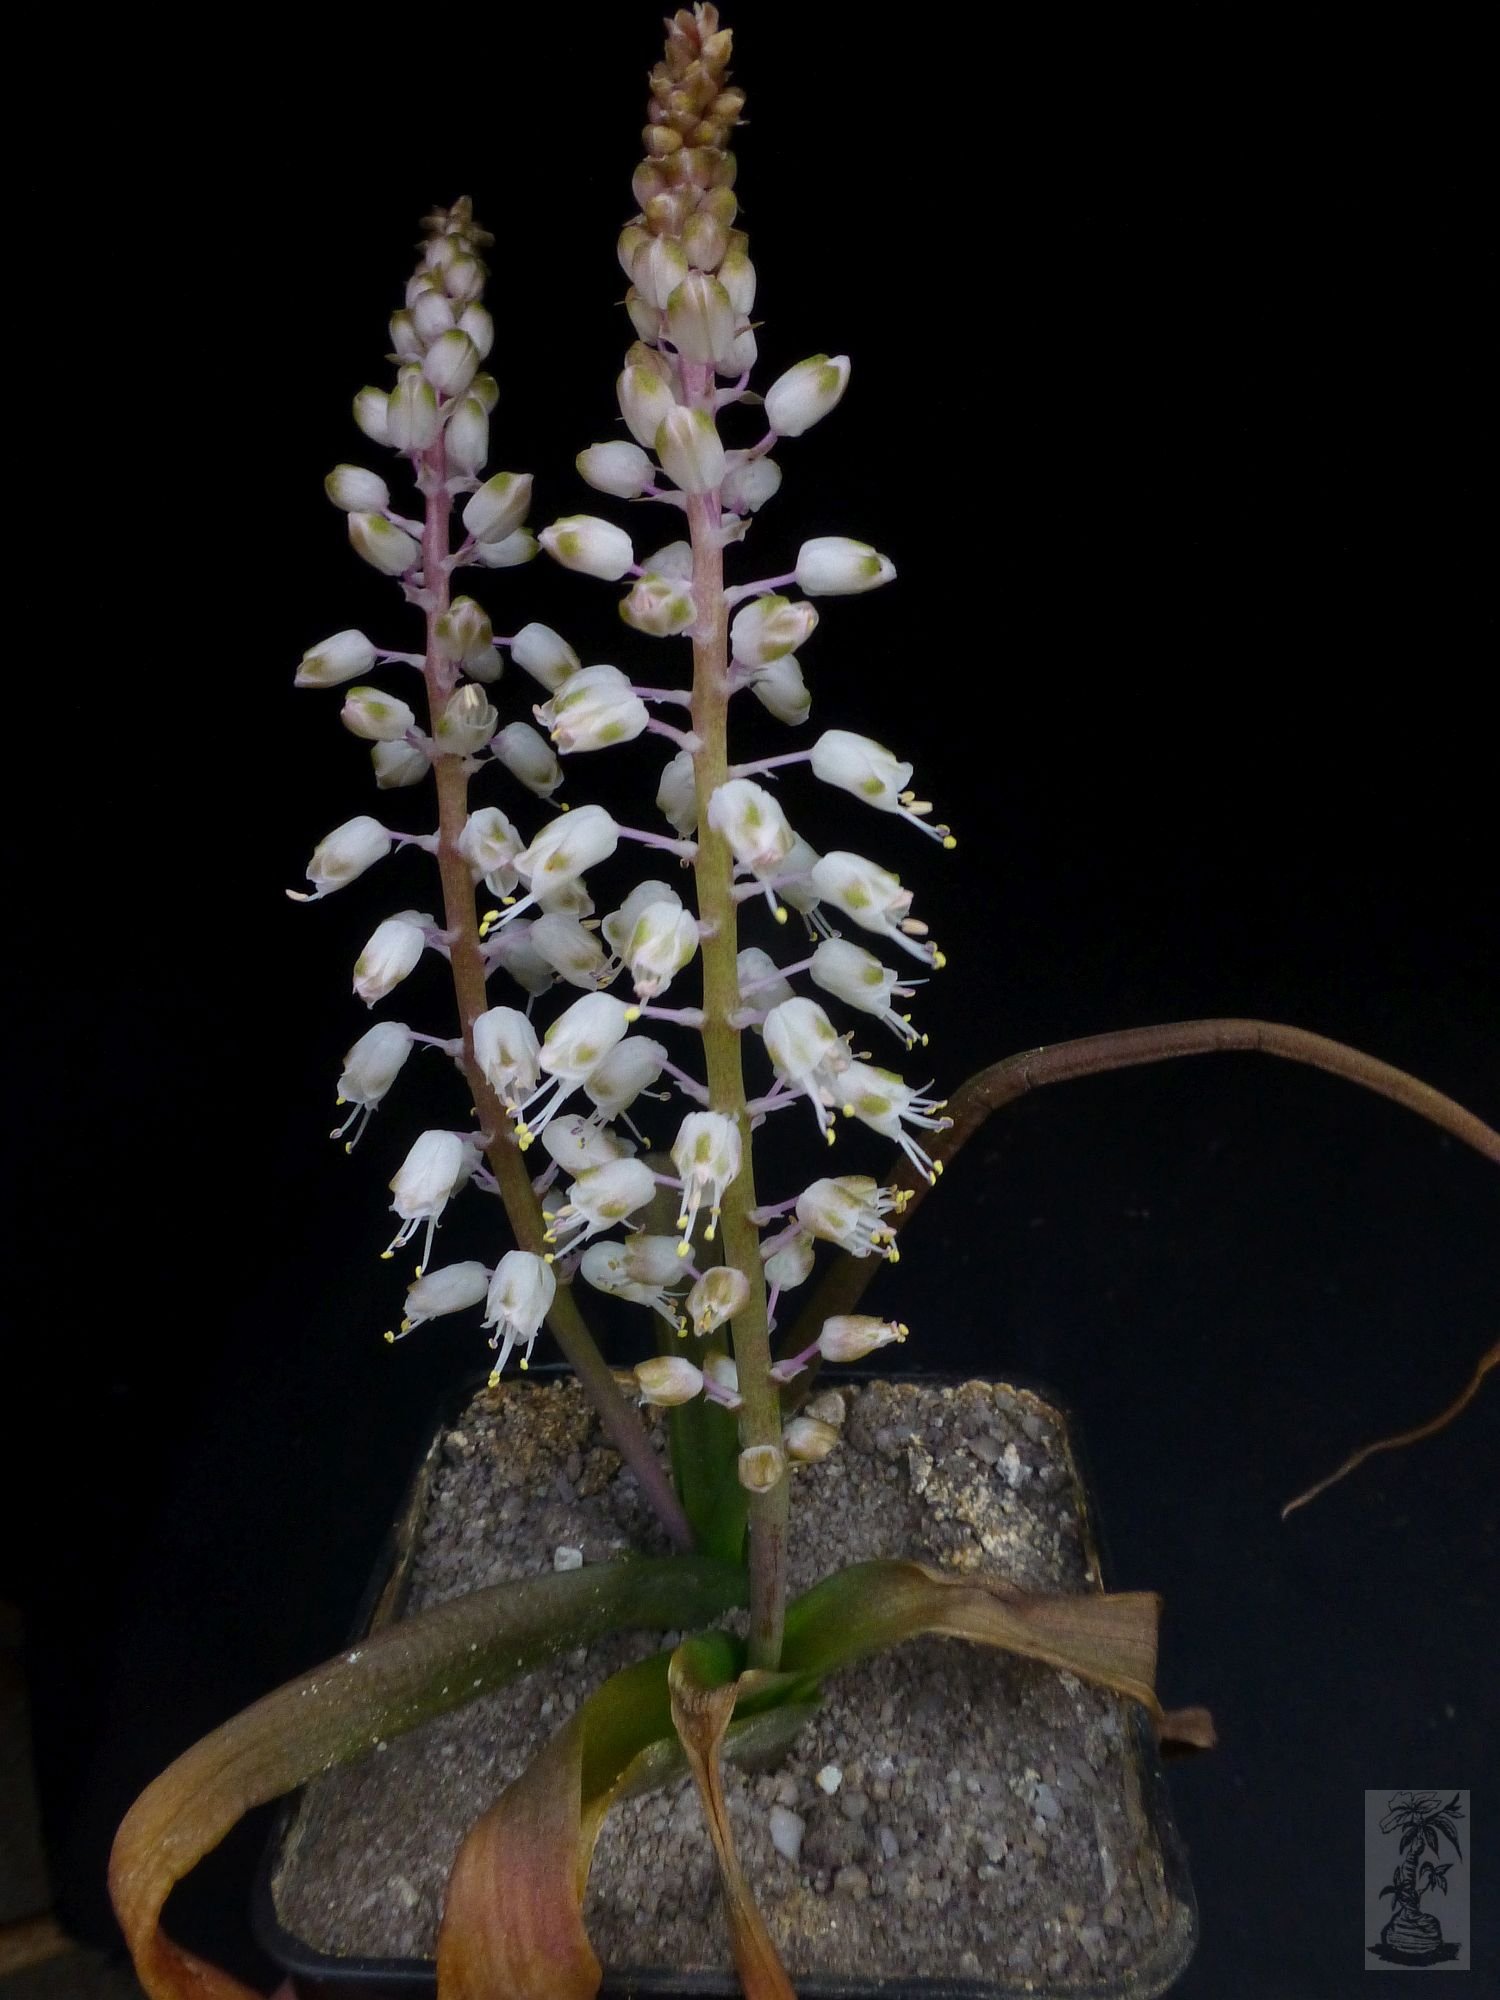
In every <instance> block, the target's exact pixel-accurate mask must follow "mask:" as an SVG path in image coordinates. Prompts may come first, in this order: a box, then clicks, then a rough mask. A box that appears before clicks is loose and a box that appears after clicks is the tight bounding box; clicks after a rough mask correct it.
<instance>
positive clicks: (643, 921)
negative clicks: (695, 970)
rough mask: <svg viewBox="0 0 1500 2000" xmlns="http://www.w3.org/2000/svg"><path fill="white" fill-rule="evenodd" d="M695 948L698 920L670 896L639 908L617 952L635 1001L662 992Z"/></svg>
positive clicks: (649, 997) (652, 997)
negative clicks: (639, 910)
mask: <svg viewBox="0 0 1500 2000" xmlns="http://www.w3.org/2000/svg"><path fill="white" fill-rule="evenodd" d="M697 949H698V919H697V918H696V917H695V916H693V915H692V914H691V912H690V911H688V910H685V909H684V908H683V907H682V905H681V903H680V902H678V901H677V900H676V898H675V897H674V899H673V900H672V902H670V903H652V904H650V905H649V906H648V907H647V908H646V909H645V910H643V911H642V912H641V914H640V916H639V918H638V919H637V921H636V925H635V929H634V930H633V931H632V932H631V934H630V937H629V939H628V940H627V942H626V945H625V949H624V951H623V952H622V953H621V954H620V955H621V957H622V958H623V959H624V961H625V963H626V965H627V966H628V967H629V969H630V977H631V980H632V982H633V983H634V986H635V992H636V998H637V999H638V1000H654V999H655V998H656V997H657V996H658V995H659V994H662V993H665V992H666V990H667V988H668V987H669V986H670V985H671V984H672V981H673V979H675V978H676V976H677V974H678V973H679V972H681V970H682V968H683V967H684V966H685V965H688V964H690V963H691V961H692V958H693V955H694V953H695V952H696V951H697Z"/></svg>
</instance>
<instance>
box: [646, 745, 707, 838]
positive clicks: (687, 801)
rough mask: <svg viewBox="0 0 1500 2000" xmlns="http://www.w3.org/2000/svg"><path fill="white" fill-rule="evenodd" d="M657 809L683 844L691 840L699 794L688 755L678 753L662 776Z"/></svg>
mask: <svg viewBox="0 0 1500 2000" xmlns="http://www.w3.org/2000/svg"><path fill="white" fill-rule="evenodd" d="M656 805H657V810H658V811H659V812H660V813H662V814H663V816H664V817H665V818H666V820H667V821H668V823H669V824H670V825H671V826H672V827H673V828H674V829H675V830H676V832H677V833H678V835H679V836H680V837H681V838H682V839H683V840H690V839H691V838H692V836H693V833H694V832H695V831H696V829H697V825H698V793H697V780H696V777H695V774H694V771H693V758H692V752H691V751H688V750H679V751H678V753H677V755H676V756H675V757H674V758H673V759H672V761H671V763H670V764H668V765H667V768H666V769H665V770H664V771H663V772H662V774H661V783H660V784H659V785H658V786H657V788H656Z"/></svg>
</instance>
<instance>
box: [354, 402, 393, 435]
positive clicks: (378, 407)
mask: <svg viewBox="0 0 1500 2000" xmlns="http://www.w3.org/2000/svg"><path fill="white" fill-rule="evenodd" d="M390 405H391V399H390V397H389V396H388V395H387V394H386V392H385V390H384V389H369V388H367V389H361V390H360V392H359V394H358V395H357V396H356V397H355V399H354V421H355V422H356V423H357V424H358V425H359V427H360V429H361V430H362V431H363V432H364V434H365V436H366V437H367V438H369V439H370V441H371V442H372V443H373V444H389V443H390V442H391V436H390V423H389V418H390Z"/></svg>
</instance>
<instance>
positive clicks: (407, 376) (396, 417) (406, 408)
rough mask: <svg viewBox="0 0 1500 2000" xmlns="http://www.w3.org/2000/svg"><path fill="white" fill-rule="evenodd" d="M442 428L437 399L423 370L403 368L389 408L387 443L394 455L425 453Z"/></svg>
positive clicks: (391, 396) (389, 402)
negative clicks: (396, 453) (396, 452)
mask: <svg viewBox="0 0 1500 2000" xmlns="http://www.w3.org/2000/svg"><path fill="white" fill-rule="evenodd" d="M441 428H442V424H441V421H440V419H439V417H438V402H437V395H436V392H435V391H434V389H433V386H432V384H431V383H430V382H428V381H427V380H425V379H424V377H423V374H422V371H421V369H420V368H403V369H402V370H401V373H400V374H399V375H398V376H397V378H396V386H395V388H394V389H393V390H392V391H391V393H390V398H389V401H388V403H387V405H386V442H387V444H389V445H390V447H391V449H392V451H403V452H409V453H413V454H414V453H416V452H419V451H426V449H427V447H428V446H429V445H430V444H433V443H435V442H436V439H437V435H438V432H439V431H440V430H441Z"/></svg>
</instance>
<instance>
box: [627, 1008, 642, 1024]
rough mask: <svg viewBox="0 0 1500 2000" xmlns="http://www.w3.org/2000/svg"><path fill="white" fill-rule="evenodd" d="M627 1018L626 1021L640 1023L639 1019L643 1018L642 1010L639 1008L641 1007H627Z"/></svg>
mask: <svg viewBox="0 0 1500 2000" xmlns="http://www.w3.org/2000/svg"><path fill="white" fill-rule="evenodd" d="M625 1018H626V1020H627V1021H638V1020H639V1019H640V1018H641V1010H640V1008H639V1007H627V1008H626V1009H625Z"/></svg>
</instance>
